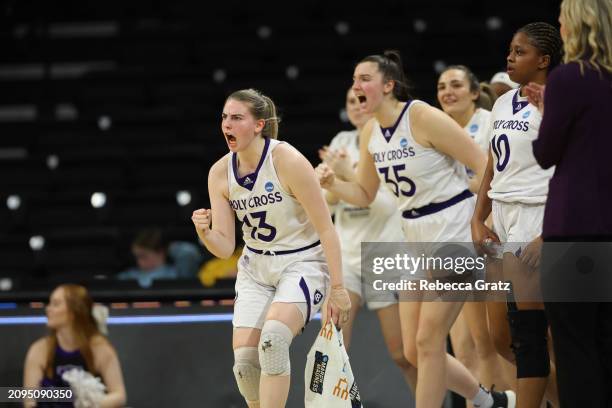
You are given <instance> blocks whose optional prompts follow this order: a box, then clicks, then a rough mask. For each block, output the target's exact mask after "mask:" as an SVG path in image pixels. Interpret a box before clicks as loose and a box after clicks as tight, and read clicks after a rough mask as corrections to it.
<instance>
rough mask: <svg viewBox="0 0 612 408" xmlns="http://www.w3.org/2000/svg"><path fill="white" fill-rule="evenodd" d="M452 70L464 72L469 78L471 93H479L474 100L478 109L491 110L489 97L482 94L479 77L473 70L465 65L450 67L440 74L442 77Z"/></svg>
mask: <svg viewBox="0 0 612 408" xmlns="http://www.w3.org/2000/svg"><path fill="white" fill-rule="evenodd" d="M451 69H457V70H459V71H462V72H463V73H464V74H465V77H466V78H467V81H468V83H469V85H470V92H477V93H478V97H477V98H476V100H474V104H475V105H476V107H477V108H483V109H486V110H491V101H490V99H489V98H488V97H487V95H485V94H483V93H482V92H481V91H482V89H481V88H480V82H479V81H478V77H477V76H476V74H474V73H473V72H472V70H471V69H469V68H468V67H467V66H465V65H450V66H448V67H446V68H445V69H444V71H442V72H441V73H440V75H442V74H443V73H445V72H446V71H450V70H451Z"/></svg>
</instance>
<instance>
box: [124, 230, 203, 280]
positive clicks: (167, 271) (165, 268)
mask: <svg viewBox="0 0 612 408" xmlns="http://www.w3.org/2000/svg"><path fill="white" fill-rule="evenodd" d="M132 254H133V255H134V258H136V262H137V264H138V266H137V267H136V268H130V269H128V270H126V271H123V272H121V273H119V274H118V275H117V279H120V280H132V279H133V280H137V281H138V284H139V285H140V286H141V287H143V288H148V287H151V285H152V284H153V281H154V280H163V279H190V278H194V279H195V278H197V273H198V270H199V269H200V265H201V263H202V251H201V250H200V248H198V247H197V246H196V245H195V244H192V243H190V242H182V241H175V242H171V243H169V244H168V243H166V241H165V240H164V237H163V235H162V232H161V231H160V230H159V229H157V228H153V229H145V230H142V231H140V233H139V234H138V235H137V236H136V239H134V241H133V242H132Z"/></svg>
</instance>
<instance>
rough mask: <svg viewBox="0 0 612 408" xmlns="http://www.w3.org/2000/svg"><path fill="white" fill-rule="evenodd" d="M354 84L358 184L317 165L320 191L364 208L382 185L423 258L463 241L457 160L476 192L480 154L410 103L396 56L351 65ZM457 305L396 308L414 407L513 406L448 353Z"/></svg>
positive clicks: (467, 208) (447, 122)
mask: <svg viewBox="0 0 612 408" xmlns="http://www.w3.org/2000/svg"><path fill="white" fill-rule="evenodd" d="M353 81H354V82H353V91H354V92H355V95H357V98H358V99H359V102H360V107H361V109H362V110H363V111H365V112H367V113H371V114H373V115H374V119H373V120H371V121H369V122H368V123H367V124H366V126H365V128H364V130H363V135H362V137H360V160H359V165H358V167H357V178H356V180H355V181H349V182H347V181H342V180H340V179H337V178H336V177H335V175H334V173H333V172H332V171H331V169H330V168H329V166H327V165H325V164H321V165H319V166H318V167H317V173H318V175H319V180H320V182H321V185H322V187H323V188H326V189H328V190H329V191H331V192H332V193H334V194H335V195H337V196H338V197H339V198H340V199H342V200H344V201H346V202H349V203H351V204H353V205H358V206H361V207H365V206H367V205H369V204H370V203H371V202H372V201H373V200H374V198H376V195H377V193H378V189H379V186H380V182H381V180H382V181H383V183H385V184H386V185H387V187H388V188H389V189H390V190H391V192H392V193H393V194H394V195H395V196H396V202H397V206H398V208H399V210H400V211H402V217H403V222H402V224H403V225H402V226H403V231H404V238H405V240H406V241H407V242H413V243H415V242H416V243H423V245H422V246H423V248H422V250H423V252H424V254H425V256H434V253H435V251H437V250H438V249H439V248H440V247H443V246H444V245H443V244H442V243H443V242H452V241H455V242H466V241H468V239H469V238H470V237H469V231H468V228H467V226H468V222H469V218H470V212H471V211H473V207H474V198H473V195H472V193H470V191H469V189H468V180H467V178H466V177H465V172H463V173H461V172H458V171H457V166H456V161H455V160H458V161H460V162H461V163H462V164H463V165H465V166H468V167H469V168H470V169H473V170H474V171H475V173H476V177H474V179H473V180H472V181H471V183H472V184H473V188H475V186H477V185H478V184H479V181H480V178H481V177H482V172H483V171H484V165H485V155H484V154H483V153H482V151H481V150H480V149H479V148H478V146H477V145H476V143H474V141H472V139H471V138H470V137H469V136H468V135H467V134H465V132H464V131H463V130H462V129H461V128H460V127H459V126H458V125H457V124H456V123H455V122H454V121H453V120H452V119H451V118H449V117H448V116H447V115H446V114H444V113H443V112H442V111H440V110H438V109H436V108H433V107H431V106H429V105H427V104H426V103H424V102H421V101H417V100H410V98H409V94H408V89H407V86H406V81H405V78H404V73H403V68H402V64H401V58H400V55H399V53H397V52H394V51H387V52H385V54H384V55H373V56H369V57H366V58H365V59H363V60H362V61H361V62H360V63H359V64H358V65H357V66H356V68H355V72H354V77H353ZM427 243H430V244H427ZM431 243H439V244H431ZM461 306H462V302H423V303H421V302H402V303H400V313H401V315H400V316H401V322H402V341H403V344H404V353H405V355H406V359H407V360H408V361H409V362H410V363H411V364H412V365H414V366H417V365H418V381H417V392H416V403H417V407H419V408H423V407H435V408H438V407H440V405H441V404H442V401H443V400H444V395H445V391H446V389H447V388H449V389H451V390H453V391H455V392H457V393H458V394H460V395H462V396H464V397H465V398H466V399H467V400H471V401H472V402H473V403H474V405H475V406H480V407H482V408H490V407H493V406H494V407H507V406H511V407H513V406H514V404H513V397H514V394H513V393H511V392H508V393H497V392H489V391H487V390H485V389H483V388H480V387H479V384H478V381H477V380H476V379H475V378H474V377H473V375H472V374H471V373H470V372H469V371H468V370H467V369H466V368H465V367H464V366H463V365H461V363H459V362H458V361H457V360H456V359H454V358H453V357H451V356H449V355H447V353H446V337H447V335H448V332H449V330H450V328H451V326H452V324H453V322H454V321H455V319H456V317H457V315H458V314H459V312H460V310H461ZM417 330H418V332H417ZM417 354H418V358H417ZM417 362H418V364H417ZM440 379H443V381H440ZM444 379H446V381H444Z"/></svg>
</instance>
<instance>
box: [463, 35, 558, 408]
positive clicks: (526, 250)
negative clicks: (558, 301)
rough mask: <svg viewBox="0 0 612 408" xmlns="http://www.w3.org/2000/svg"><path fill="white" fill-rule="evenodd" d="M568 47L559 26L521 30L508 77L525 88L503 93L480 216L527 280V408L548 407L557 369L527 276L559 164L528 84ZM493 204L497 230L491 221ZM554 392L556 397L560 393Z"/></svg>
mask: <svg viewBox="0 0 612 408" xmlns="http://www.w3.org/2000/svg"><path fill="white" fill-rule="evenodd" d="M561 49H562V42H561V37H560V35H559V31H558V30H557V29H556V28H554V27H553V26H551V25H550V24H547V23H531V24H527V25H526V26H524V27H521V28H520V29H519V30H518V31H517V32H516V33H515V34H514V37H513V38H512V42H511V44H510V51H509V54H508V58H507V63H508V75H509V76H510V78H511V79H512V80H513V81H515V82H517V83H518V84H520V86H521V88H519V89H517V90H511V91H508V92H507V93H505V94H504V95H502V96H501V97H500V98H499V99H498V100H497V101H496V102H495V105H494V107H493V111H492V112H491V123H492V128H491V129H490V131H491V135H490V146H491V148H490V151H489V161H488V164H487V170H486V172H485V177H484V179H483V183H482V186H481V187H480V191H479V192H478V201H477V204H476V210H475V212H474V217H473V220H472V235H473V239H474V243H475V244H476V245H477V246H481V247H482V245H483V243H484V242H485V240H492V241H495V242H500V241H501V242H502V243H503V270H504V277H506V278H510V279H511V280H513V283H516V282H518V281H520V282H521V283H520V284H515V285H514V291H515V294H516V296H517V298H518V301H517V302H516V303H514V302H509V304H508V322H509V324H510V334H511V336H512V351H513V352H514V356H515V361H516V367H517V378H518V393H517V399H518V400H517V405H518V406H520V407H526V408H530V407H533V408H538V407H539V406H540V404H541V401H542V398H543V395H544V392H545V390H546V385H547V382H548V376H549V374H550V357H549V354H548V347H547V333H548V323H547V320H546V315H545V313H544V305H543V304H542V303H541V302H539V301H537V299H534V296H533V295H529V293H531V294H533V293H537V292H534V291H539V290H538V289H537V287H535V286H532V285H530V284H529V282H527V281H526V280H525V279H523V278H526V277H528V276H537V274H533V273H531V274H530V270H531V269H530V268H534V267H536V266H537V264H538V259H539V250H540V246H541V238H540V235H541V232H542V222H543V217H544V204H545V202H546V196H547V194H548V182H549V180H550V178H551V177H552V174H553V171H554V169H553V168H551V169H548V170H543V169H542V168H541V167H540V165H539V164H538V163H537V162H536V160H535V158H534V156H533V150H532V147H531V144H532V141H533V140H535V139H536V138H537V136H538V129H539V126H540V122H541V120H542V117H541V115H540V113H539V112H538V109H537V107H535V106H533V105H532V104H530V103H529V102H528V101H527V95H526V94H525V89H524V87H525V86H526V85H527V84H528V83H529V82H535V83H538V84H544V83H546V77H547V76H548V73H549V72H550V70H551V69H552V68H554V67H555V66H556V65H558V64H559V62H560V61H561ZM491 210H492V211H493V227H494V230H495V232H496V233H497V234H495V233H494V232H493V231H491V230H490V229H489V228H488V227H487V226H486V225H485V224H484V220H485V219H486V218H487V217H488V216H489V213H491ZM525 243H529V244H528V245H526V244H525ZM517 279H518V280H517ZM532 283H534V284H535V283H537V282H536V281H533V282H532ZM521 298H523V299H525V301H521V300H520V299H521ZM526 298H529V299H526ZM491 324H504V322H503V321H502V322H500V321H492V322H491ZM551 393H552V394H555V392H554V391H552V392H551ZM550 398H551V399H553V400H556V398H555V397H554V395H551V396H550Z"/></svg>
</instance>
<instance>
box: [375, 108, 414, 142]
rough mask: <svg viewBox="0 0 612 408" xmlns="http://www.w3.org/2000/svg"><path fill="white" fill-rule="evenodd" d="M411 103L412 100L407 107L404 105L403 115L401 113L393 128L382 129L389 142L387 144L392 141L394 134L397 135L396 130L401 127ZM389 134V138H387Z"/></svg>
mask: <svg viewBox="0 0 612 408" xmlns="http://www.w3.org/2000/svg"><path fill="white" fill-rule="evenodd" d="M410 102H411V101H410V100H409V101H407V102H406V105H404V108H403V109H402V113H400V115H399V117H398V118H397V120H396V121H395V123H394V124H393V126H391V127H388V128H384V127H382V126H381V127H380V131H381V132H382V135H383V137H384V138H385V140H386V141H387V143H389V140H391V138H392V137H393V133H395V129H397V127H398V126H399V124H400V121H401V120H402V117H403V116H404V112H406V110H407V109H408V106H409V105H410ZM387 134H388V135H389V136H387Z"/></svg>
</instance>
